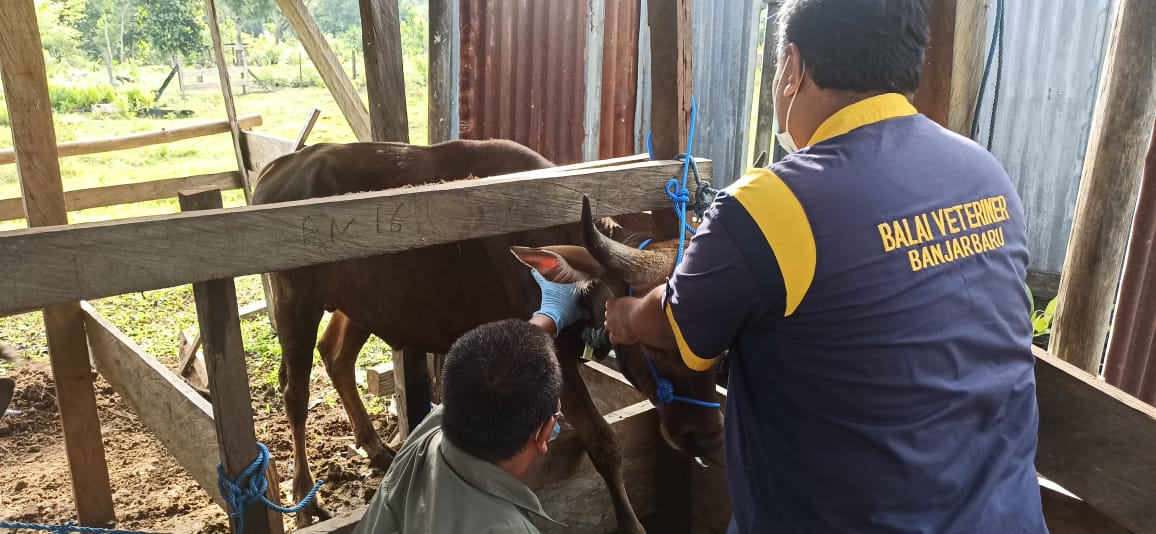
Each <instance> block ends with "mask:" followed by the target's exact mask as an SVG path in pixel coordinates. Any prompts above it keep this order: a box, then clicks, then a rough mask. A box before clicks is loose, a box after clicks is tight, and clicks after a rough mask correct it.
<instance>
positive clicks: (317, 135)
mask: <svg viewBox="0 0 1156 534" xmlns="http://www.w3.org/2000/svg"><path fill="white" fill-rule="evenodd" d="M163 74H164V73H161V74H160V75H159V76H163ZM150 76H151V78H150V77H149V76H142V78H144V79H145V80H146V81H145V82H142V83H154V86H159V79H156V78H157V75H156V74H155V72H154V73H153V74H152V75H150ZM150 80H151V81H150ZM407 97H408V98H407V104H408V106H409V120H410V138H411V140H412V141H413V142H415V143H424V142H425V141H426V93H425V89H424V87H420V86H418V87H413V88H411V90H410V91H409V94H408V95H407ZM362 98H363V99H364V98H365V94H364V88H362ZM235 101H236V107H237V113H238V115H247V114H254V113H256V114H260V115H261V116H262V118H263V124H262V125H261V126H259V127H257V128H255V129H254V131H257V132H260V133H263V134H268V135H274V136H277V137H282V138H289V139H293V138H296V136H297V134H298V131H299V130H300V128H301V125H302V124H303V123H304V121H305V119H306V118H307V114H308V112H309V111H310V110H311V109H312V108H314V107H317V108H318V109H320V110H321V118H320V119H319V121H318V122H317V124H316V126H315V127H314V129H313V132H312V134H311V135H310V137H309V142H310V143H318V142H352V141H355V140H356V139H355V138H354V135H353V133H352V132H351V131H350V129H349V126H348V124H347V123H346V122H345V120H344V118H343V116H342V115H341V112H340V110H339V109H338V108H337V105H336V103H335V102H334V101H333V99H332V97H331V96H330V94H329V92H328V91H327V90H326V89H325V88H322V87H307V88H293V89H279V90H275V91H272V92H264V91H259V90H258V91H257V92H250V93H249V94H247V95H237V97H236V99H235ZM157 105H158V106H161V107H164V108H169V109H188V110H192V111H193V112H194V114H195V115H194V117H192V118H188V119H179V120H170V119H145V118H137V117H129V116H123V117H102V118H97V117H94V116H93V115H92V114H90V113H64V114H57V115H56V117H55V127H56V136H57V140H58V142H64V141H73V140H81V139H98V138H104V137H111V136H117V135H125V134H130V133H137V132H146V131H154V130H160V129H162V128H172V127H174V126H177V125H181V124H189V123H196V122H202V121H206V120H217V119H221V118H224V117H225V110H224V103H223V99H222V98H221V96H220V95H219V94H218V93H216V92H213V91H205V92H196V93H192V92H190V93H188V94H187V95H186V96H185V97H183V98H182V97H181V96H180V95H179V92H178V91H177V90H176V88H175V87H171V88H170V89H169V90H168V91H167V92H166V95H165V96H164V97H163V98H162V99H161V101H160V102H158V104H157ZM0 108H3V105H2V104H0ZM11 146H12V141H11V130H10V128H9V127H8V126H7V124H4V123H0V148H9V147H11ZM236 168H237V163H236V160H235V156H234V153H233V146H232V142H231V140H230V139H229V136H228V134H220V135H213V136H207V137H200V138H196V139H188V140H184V141H178V142H175V143H170V144H167V145H156V146H151V147H144V148H137V149H131V150H124V151H118V152H108V153H103V154H92V155H85V156H75V157H68V158H63V159H61V176H62V180H63V182H64V188H65V189H66V190H73V189H83V188H91V187H100V186H105V185H115V184H124V183H133V182H141V181H147V180H156V179H163V178H175V177H180V176H190V175H196V174H205V173H213V172H223V171H229V170H235V169H236ZM19 195H20V185H19V178H18V175H17V170H16V166H15V165H3V166H0V198H11V197H18V196H19ZM242 205H244V196H243V194H242V193H241V192H240V191H231V192H226V193H225V206H226V207H236V206H242ZM177 211H179V208H178V206H177V203H176V200H175V199H173V200H159V201H152V202H142V203H138V204H132V205H123V206H112V207H107V208H95V209H89V210H83V211H79V212H73V213H70V214H69V222H70V223H83V222H93V221H106V220H112V219H124V218H129V217H140V216H147V215H160V214H168V213H176V212H177ZM24 227H25V225H24V221H22V220H19V221H6V222H0V232H2V231H6V230H15V229H21V228H24ZM236 286H237V299H238V302H239V304H240V305H242V306H244V305H245V304H248V303H250V302H254V301H258V300H262V299H263V298H264V296H263V293H262V290H261V282H260V277H259V276H245V277H239V278H237V279H236ZM93 306H94V307H95V308H96V309H97V310H98V311H99V312H100V313H101V314H103V315H105V316H106V317H107V318H108V319H109V320H110V321H111V322H112V323H113V324H114V325H116V326H117V327H118V328H120V329H121V330H123V331H124V332H126V333H127V334H128V335H129V336H130V337H132V338H133V339H134V340H135V341H136V342H137V343H138V344H140V345H141V347H142V348H144V349H145V351H146V352H148V353H149V354H150V355H152V356H153V357H155V358H157V359H158V360H160V361H162V362H165V363H168V364H170V365H173V364H175V363H176V361H177V339H178V333H179V332H181V331H186V332H188V333H189V334H192V333H194V332H195V331H196V328H197V317H196V311H195V306H194V304H193V298H192V289H191V286H181V287H174V288H167V289H159V290H155V291H145V292H143V293H132V294H127V295H119V296H115V297H109V298H105V299H99V300H96V301H93ZM327 320H328V319H326V321H327ZM322 326H324V324H323V325H322ZM43 328H44V327H43V323H42V321H41V317H40V314H39V313H31V314H26V315H21V316H15V317H6V318H0V341H5V342H8V343H11V344H13V345H15V346H17V347H18V348H19V349H20V350H21V351H22V352H23V353H24V354H25V355H26V356H28V357H30V358H32V359H34V360H43V359H46V358H47V355H48V351H47V345H46V342H45V339H44V331H43ZM242 335H243V340H244V344H245V349H246V352H247V353H248V355H249V362H250V369H251V371H250V372H251V373H252V374H253V376H252V379H253V383H254V384H255V385H256V386H258V387H259V388H262V389H265V390H267V391H268V392H270V393H272V392H274V391H276V389H277V373H278V366H279V364H280V347H279V345H278V344H277V340H276V337H275V336H274V335H273V333H272V331H271V329H270V328H269V324H268V320H267V319H266V317H265V316H264V315H258V316H255V317H253V318H250V319H247V320H245V321H243V322H242ZM389 357H390V353H389V347H388V346H386V345H385V344H384V343H382V342H381V341H380V340H378V339H377V338H372V339H371V340H370V342H369V344H368V345H367V346H366V348H365V349H364V350H362V353H361V356H360V358H359V368H360V367H364V366H369V365H375V364H377V363H382V362H385V361H388V360H389ZM320 367H321V365H320V362H318V363H317V368H318V369H320ZM3 369H4V367H3V366H2V365H0V372H3ZM376 410H378V411H379V410H380V406H378V407H376Z"/></svg>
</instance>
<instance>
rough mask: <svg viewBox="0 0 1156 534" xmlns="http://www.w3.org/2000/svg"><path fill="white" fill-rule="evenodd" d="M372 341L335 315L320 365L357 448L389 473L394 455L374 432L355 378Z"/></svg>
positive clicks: (342, 316) (324, 339) (323, 343)
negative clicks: (363, 352) (362, 354)
mask: <svg viewBox="0 0 1156 534" xmlns="http://www.w3.org/2000/svg"><path fill="white" fill-rule="evenodd" d="M367 340H369V330H367V329H365V328H363V327H362V326H361V325H358V324H356V323H354V322H353V321H351V320H350V319H349V317H346V316H345V314H343V313H341V312H340V311H337V312H334V313H333V316H332V317H331V318H330V319H329V326H327V327H325V333H324V334H322V335H321V341H320V342H318V343H317V350H318V351H319V352H321V361H323V362H325V370H326V371H327V372H328V373H329V379H330V380H332V381H333V387H334V388H336V389H337V394H338V396H340V397H341V405H342V406H343V407H345V413H346V415H348V416H349V424H350V426H352V427H353V435H354V436H355V438H356V439H357V445H358V446H360V447H361V448H363V449H365V453H366V454H367V455H368V456H369V463H370V464H371V465H373V466H374V467H377V468H379V469H389V464H391V463H393V451H390V450H389V449H388V448H386V446H385V444H383V443H382V442H381V437H380V436H378V435H377V431H376V430H374V428H373V423H372V422H371V421H370V419H369V413H368V412H366V411H365V403H364V402H362V401H361V395H360V394H359V393H358V391H357V381H356V377H355V374H354V371H355V368H356V364H357V354H358V353H359V352H361V347H363V346H365V342H366V341H367Z"/></svg>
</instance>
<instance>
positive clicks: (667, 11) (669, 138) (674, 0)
mask: <svg viewBox="0 0 1156 534" xmlns="http://www.w3.org/2000/svg"><path fill="white" fill-rule="evenodd" d="M690 1H691V0H647V14H648V16H649V18H650V68H651V72H652V73H653V74H652V75H651V77H652V85H651V87H653V92H654V94H653V96H652V97H651V104H650V106H651V107H650V122H651V129H652V130H653V132H654V135H653V141H654V157H655V158H656V159H671V158H673V157H674V156H675V155H676V154H679V153H681V152H683V151H684V150H686V134H687V130H688V128H689V126H690V96H691V88H692V87H691V85H692V83H693V82H692V77H693V76H692V74H693V71H692V70H691V59H690V56H691V25H690Z"/></svg>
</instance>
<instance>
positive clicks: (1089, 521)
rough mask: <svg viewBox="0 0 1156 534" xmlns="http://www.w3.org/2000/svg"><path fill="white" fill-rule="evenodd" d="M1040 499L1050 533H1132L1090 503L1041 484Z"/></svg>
mask: <svg viewBox="0 0 1156 534" xmlns="http://www.w3.org/2000/svg"><path fill="white" fill-rule="evenodd" d="M1040 501H1041V504H1043V508H1044V521H1045V522H1047V524H1048V532H1049V534H1132V531H1130V530H1128V529H1126V528H1124V527H1122V526H1120V524H1119V523H1117V522H1115V521H1112V520H1111V519H1109V518H1108V517H1106V516H1104V514H1101V513H1100V512H1098V511H1096V509H1095V508H1092V506H1091V505H1089V504H1088V503H1086V502H1084V501H1082V500H1080V499H1077V498H1075V497H1072V496H1070V495H1065V494H1063V493H1060V492H1058V491H1056V490H1053V489H1050V488H1047V487H1043V486H1040Z"/></svg>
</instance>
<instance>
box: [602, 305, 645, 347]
mask: <svg viewBox="0 0 1156 534" xmlns="http://www.w3.org/2000/svg"><path fill="white" fill-rule="evenodd" d="M638 303H639V299H636V298H634V297H622V298H617V299H611V300H608V301H606V320H605V322H603V323H602V327H603V328H605V329H606V332H607V333H609V334H610V343H611V344H612V345H633V344H635V343H638V336H636V335H635V334H634V328H633V327H634V325H633V322H634V321H633V318H634V312H635V308H637V306H638Z"/></svg>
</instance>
